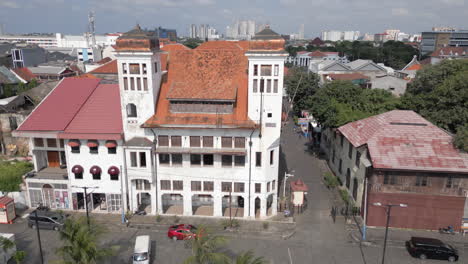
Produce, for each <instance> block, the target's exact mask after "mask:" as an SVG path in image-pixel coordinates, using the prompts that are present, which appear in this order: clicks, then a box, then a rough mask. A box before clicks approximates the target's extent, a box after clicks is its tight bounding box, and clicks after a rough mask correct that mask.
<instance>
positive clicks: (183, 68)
mask: <svg viewBox="0 0 468 264" xmlns="http://www.w3.org/2000/svg"><path fill="white" fill-rule="evenodd" d="M206 43H210V42H206ZM212 43H216V44H205V45H203V44H202V45H201V46H199V47H198V48H197V49H194V50H174V51H169V52H168V53H169V55H168V64H169V69H168V73H167V74H166V75H164V77H163V82H162V85H161V90H160V93H159V98H158V102H157V107H156V114H155V115H154V116H153V117H151V118H150V119H148V120H147V121H146V122H145V124H144V125H143V126H144V127H162V126H178V125H182V126H184V125H187V124H190V125H195V126H196V125H200V126H219V125H225V126H235V127H246V128H251V127H255V124H254V123H253V122H252V121H251V120H250V119H249V118H248V116H247V89H248V88H247V79H248V76H247V71H246V69H247V65H248V60H247V57H246V56H245V54H244V53H245V51H246V50H242V49H243V47H244V44H239V43H237V44H236V42H229V43H230V44H227V45H229V47H228V48H226V49H224V48H221V47H220V46H218V45H220V43H227V41H213V42H212ZM200 47H201V48H200ZM208 47H212V48H213V49H208ZM245 47H247V45H245ZM223 83H227V84H228V85H222V84H223ZM168 98H178V99H181V98H187V99H205V100H219V99H226V100H227V99H233V100H235V101H236V103H235V105H234V109H233V113H232V114H223V115H216V114H192V113H171V112H170V111H169V100H168Z"/></svg>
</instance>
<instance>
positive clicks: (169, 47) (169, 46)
mask: <svg viewBox="0 0 468 264" xmlns="http://www.w3.org/2000/svg"><path fill="white" fill-rule="evenodd" d="M189 49H190V48H189V47H187V46H185V45H183V44H180V43H175V44H167V45H164V47H162V48H161V50H163V51H174V50H189Z"/></svg>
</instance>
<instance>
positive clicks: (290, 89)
mask: <svg viewBox="0 0 468 264" xmlns="http://www.w3.org/2000/svg"><path fill="white" fill-rule="evenodd" d="M318 83H319V77H318V75H317V74H315V73H312V72H310V71H307V69H304V68H300V67H294V68H291V69H290V70H289V73H288V75H287V76H285V78H284V86H285V87H286V92H287V93H288V96H289V98H290V99H291V101H292V103H293V105H294V108H293V111H294V112H295V113H296V114H297V113H299V112H300V111H301V110H304V109H307V108H306V107H307V101H308V100H309V98H310V97H311V96H312V95H314V94H315V92H316V91H317V90H318V88H319V86H318Z"/></svg>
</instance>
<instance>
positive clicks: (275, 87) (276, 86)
mask: <svg viewBox="0 0 468 264" xmlns="http://www.w3.org/2000/svg"><path fill="white" fill-rule="evenodd" d="M273 92H274V93H278V80H274V82H273Z"/></svg>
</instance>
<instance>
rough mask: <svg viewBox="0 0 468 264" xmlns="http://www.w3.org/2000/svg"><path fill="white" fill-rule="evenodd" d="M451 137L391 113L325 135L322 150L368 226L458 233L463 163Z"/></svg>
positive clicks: (467, 184) (467, 162)
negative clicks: (387, 208)
mask: <svg viewBox="0 0 468 264" xmlns="http://www.w3.org/2000/svg"><path fill="white" fill-rule="evenodd" d="M451 142H452V136H451V135H449V134H448V133H447V132H445V131H444V130H442V129H440V128H438V127H436V126H434V125H433V124H431V123H430V122H428V121H427V120H425V119H424V118H422V117H421V116H419V115H418V114H416V113H415V112H413V111H402V110H394V111H390V112H386V113H383V114H380V115H377V116H372V117H369V118H366V119H362V120H359V121H355V122H352V123H348V124H346V125H344V126H341V127H339V128H337V129H336V130H332V129H328V130H325V132H324V134H323V136H322V141H321V146H322V149H323V150H324V151H325V152H326V153H327V155H328V163H329V165H330V168H331V169H332V171H333V173H334V174H335V175H336V176H337V177H338V178H339V179H340V180H341V182H342V183H343V186H344V187H345V189H346V190H348V192H349V196H350V198H352V200H353V201H354V205H355V206H356V207H358V208H360V209H361V216H362V217H363V218H364V221H365V223H366V224H367V225H369V226H385V223H386V214H385V209H384V208H382V207H378V206H374V205H373V204H374V203H381V204H400V203H401V204H407V206H408V207H407V208H397V209H394V210H392V221H391V222H390V226H392V227H399V228H415V229H432V230H437V229H438V228H440V227H443V226H448V225H451V226H453V227H454V228H455V229H457V230H458V229H460V227H461V223H462V219H463V218H466V217H467V216H468V209H467V208H468V207H467V205H468V201H467V199H466V196H467V193H468V192H467V191H468V189H467V188H468V158H467V157H466V155H465V154H464V153H462V152H460V151H459V150H456V149H455V148H454V147H453V145H452V143H451Z"/></svg>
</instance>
